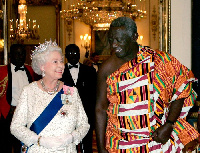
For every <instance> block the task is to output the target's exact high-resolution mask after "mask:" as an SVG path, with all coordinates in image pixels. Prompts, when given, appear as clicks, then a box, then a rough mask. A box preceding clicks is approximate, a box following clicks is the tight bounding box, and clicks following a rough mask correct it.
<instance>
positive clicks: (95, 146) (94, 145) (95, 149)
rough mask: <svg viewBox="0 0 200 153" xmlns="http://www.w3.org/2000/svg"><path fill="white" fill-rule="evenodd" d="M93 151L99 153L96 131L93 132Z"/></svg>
mask: <svg viewBox="0 0 200 153" xmlns="http://www.w3.org/2000/svg"><path fill="white" fill-rule="evenodd" d="M92 149H93V153H98V151H97V142H96V134H95V131H93V142H92ZM78 153H81V152H80V150H79V148H78Z"/></svg>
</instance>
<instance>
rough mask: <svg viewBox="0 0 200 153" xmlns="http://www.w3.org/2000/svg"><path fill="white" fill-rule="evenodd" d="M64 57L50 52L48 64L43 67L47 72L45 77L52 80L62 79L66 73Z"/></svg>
mask: <svg viewBox="0 0 200 153" xmlns="http://www.w3.org/2000/svg"><path fill="white" fill-rule="evenodd" d="M64 67H65V66H64V62H63V56H62V55H61V54H60V53H59V52H57V51H53V52H50V53H49V55H48V57H47V61H46V63H45V64H44V65H43V66H42V70H44V71H45V77H46V78H51V79H60V78H61V77H62V74H63V71H64Z"/></svg>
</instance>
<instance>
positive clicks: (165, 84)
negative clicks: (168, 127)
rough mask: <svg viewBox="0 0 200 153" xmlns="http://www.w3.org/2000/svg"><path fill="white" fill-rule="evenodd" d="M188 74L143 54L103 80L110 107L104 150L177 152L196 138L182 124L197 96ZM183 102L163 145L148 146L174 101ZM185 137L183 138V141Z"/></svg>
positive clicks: (167, 59)
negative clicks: (172, 128)
mask: <svg viewBox="0 0 200 153" xmlns="http://www.w3.org/2000/svg"><path fill="white" fill-rule="evenodd" d="M193 81H196V79H195V78H194V76H193V74H192V72H191V71H190V70H188V69H187V68H186V67H185V66H183V65H182V64H180V63H179V62H178V61H177V60H176V59H175V58H174V57H173V56H171V55H169V54H166V53H164V52H155V51H153V50H150V49H148V50H146V49H145V48H142V49H141V50H140V51H139V52H138V54H137V57H136V58H135V59H133V60H131V61H129V62H127V63H125V64H124V65H122V66H121V67H120V69H118V70H117V71H115V72H114V73H112V74H111V75H110V76H108V78H107V84H108V88H107V91H108V92H107V98H108V100H109V102H110V103H109V107H108V110H107V114H108V120H107V128H106V149H107V150H108V151H109V152H111V153H137V152H163V153H169V152H181V151H182V148H183V147H184V145H185V144H187V143H188V142H190V141H192V140H194V139H195V138H197V137H198V132H197V131H196V130H194V128H193V127H192V126H190V125H189V123H187V122H186V121H185V117H186V116H187V114H188V111H189V110H190V108H191V107H192V106H193V105H194V101H195V99H196V96H197V95H196V93H195V92H194V91H193V89H192V82H193ZM181 98H185V101H184V106H183V108H182V111H181V114H180V117H179V119H178V120H177V122H176V124H175V128H174V130H173V132H172V133H171V136H170V139H169V140H168V142H167V143H166V144H164V145H162V144H160V143H157V142H155V141H153V140H152V138H151V135H152V133H153V132H154V131H155V130H156V129H157V128H158V127H160V126H162V125H163V124H164V123H165V121H166V118H167V114H168V112H169V109H168V107H169V106H170V103H171V102H173V101H174V100H177V99H181ZM185 135H187V138H185V137H184V136H185Z"/></svg>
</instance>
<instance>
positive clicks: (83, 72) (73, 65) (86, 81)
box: [61, 44, 96, 153]
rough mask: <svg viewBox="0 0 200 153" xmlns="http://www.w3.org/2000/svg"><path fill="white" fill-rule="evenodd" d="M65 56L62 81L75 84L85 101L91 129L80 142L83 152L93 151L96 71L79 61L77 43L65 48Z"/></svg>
mask: <svg viewBox="0 0 200 153" xmlns="http://www.w3.org/2000/svg"><path fill="white" fill-rule="evenodd" d="M65 57H66V58H67V61H68V63H66V65H65V70H64V73H63V76H62V79H61V80H62V81H63V82H65V83H66V84H67V85H70V86H75V87H76V88H77V89H78V92H79V95H80V97H81V100H82V102H83V107H84V109H85V112H86V114H87V116H88V121H89V124H90V130H89V132H88V133H87V135H86V136H85V138H84V139H83V141H82V143H81V144H80V146H81V147H80V149H81V152H83V151H84V153H92V152H93V151H92V139H93V130H94V124H95V121H94V119H95V103H96V101H95V98H96V71H95V69H94V68H93V67H91V66H87V65H83V64H81V63H80V62H79V59H80V49H79V47H78V46H77V45H75V44H70V45H68V46H66V48H65Z"/></svg>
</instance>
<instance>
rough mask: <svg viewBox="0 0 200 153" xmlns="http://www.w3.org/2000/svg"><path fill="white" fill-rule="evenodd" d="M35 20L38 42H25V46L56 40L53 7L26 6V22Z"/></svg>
mask: <svg viewBox="0 0 200 153" xmlns="http://www.w3.org/2000/svg"><path fill="white" fill-rule="evenodd" d="M29 18H30V19H31V20H36V21H37V22H36V23H37V25H38V24H39V26H40V28H39V34H40V39H39V40H30V41H25V44H38V43H43V42H44V41H45V39H46V40H50V38H51V39H52V40H55V39H56V11H55V6H28V7H27V21H28V19H29Z"/></svg>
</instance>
